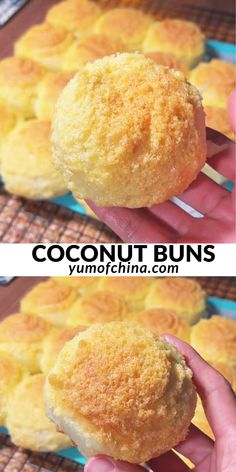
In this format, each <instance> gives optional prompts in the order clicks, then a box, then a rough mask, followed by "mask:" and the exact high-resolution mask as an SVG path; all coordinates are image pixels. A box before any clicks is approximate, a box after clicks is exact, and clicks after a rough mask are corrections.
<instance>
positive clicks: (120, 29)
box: [94, 8, 152, 51]
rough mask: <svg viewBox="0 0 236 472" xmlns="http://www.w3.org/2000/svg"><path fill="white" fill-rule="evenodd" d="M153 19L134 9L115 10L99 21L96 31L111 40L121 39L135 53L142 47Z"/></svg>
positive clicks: (109, 11) (104, 15) (107, 12)
mask: <svg viewBox="0 0 236 472" xmlns="http://www.w3.org/2000/svg"><path fill="white" fill-rule="evenodd" d="M151 23H152V18H151V17H150V16H148V15H145V14H144V13H143V12H141V11H139V10H135V9H134V8H113V9H111V10H108V11H106V12H104V13H103V15H101V16H100V18H99V19H98V20H97V22H96V24H95V26H94V31H95V32H97V33H103V34H106V35H107V36H109V37H110V38H119V39H121V40H122V41H123V43H124V44H125V46H126V49H128V50H131V51H134V50H136V49H137V48H140V47H141V44H142V41H143V39H144V36H145V34H146V32H147V30H148V27H149V26H150V24H151Z"/></svg>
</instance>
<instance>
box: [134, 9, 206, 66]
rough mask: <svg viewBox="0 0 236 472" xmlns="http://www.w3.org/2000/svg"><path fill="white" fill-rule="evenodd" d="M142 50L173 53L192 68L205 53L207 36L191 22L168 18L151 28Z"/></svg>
mask: <svg viewBox="0 0 236 472" xmlns="http://www.w3.org/2000/svg"><path fill="white" fill-rule="evenodd" d="M142 49H143V51H144V52H151V51H161V52H165V53H171V54H173V55H174V56H176V57H177V59H179V60H180V61H181V62H183V63H184V64H186V66H188V67H192V66H193V65H195V64H196V63H197V62H198V61H199V60H200V59H201V57H202V56H203V54H204V52H205V36H204V34H203V33H202V32H201V30H200V28H199V27H198V26H197V25H196V24H195V23H192V22H191V21H184V20H178V19H173V18H167V19H165V20H163V21H157V22H155V23H153V24H152V25H151V26H150V27H149V30H148V32H147V34H146V37H145V39H144V42H143V47H142Z"/></svg>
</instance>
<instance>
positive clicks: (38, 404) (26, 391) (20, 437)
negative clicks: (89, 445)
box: [6, 374, 71, 452]
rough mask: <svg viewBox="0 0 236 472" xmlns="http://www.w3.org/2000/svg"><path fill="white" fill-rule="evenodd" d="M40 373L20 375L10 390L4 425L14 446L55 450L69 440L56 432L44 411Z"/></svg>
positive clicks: (65, 445)
mask: <svg viewBox="0 0 236 472" xmlns="http://www.w3.org/2000/svg"><path fill="white" fill-rule="evenodd" d="M44 383H45V377H44V376H43V375H42V374H38V375H33V376H31V377H28V378H26V379H24V380H23V381H22V382H21V383H20V384H19V385H18V386H17V387H16V389H15V390H14V394H13V397H12V399H11V402H10V403H9V408H8V415H7V421H6V425H7V428H8V431H9V433H10V435H11V440H12V442H13V443H14V444H15V445H16V446H20V447H23V448H26V449H31V450H32V451H41V452H44V451H45V452H47V451H56V450H59V449H64V448H65V447H68V446H70V444H71V443H70V440H69V439H68V438H67V437H66V436H65V435H64V434H62V433H59V432H57V430H56V428H55V426H54V424H53V423H52V422H51V421H49V420H48V418H47V417H46V414H45V405H44V399H43V388H44Z"/></svg>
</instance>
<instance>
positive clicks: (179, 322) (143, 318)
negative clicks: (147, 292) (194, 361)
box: [129, 308, 190, 342]
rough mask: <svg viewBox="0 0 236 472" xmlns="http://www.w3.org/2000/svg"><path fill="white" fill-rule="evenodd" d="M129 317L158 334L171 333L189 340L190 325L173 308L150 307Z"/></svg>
mask: <svg viewBox="0 0 236 472" xmlns="http://www.w3.org/2000/svg"><path fill="white" fill-rule="evenodd" d="M129 318H130V320H132V321H133V322H135V323H138V324H140V325H142V326H143V327H144V328H147V329H149V330H150V331H152V332H153V333H155V334H157V336H161V335H162V334H165V333H169V334H172V335H173V336H176V337H177V338H179V339H183V341H186V342H189V339H190V325H189V324H188V322H187V321H186V320H185V319H184V318H181V317H180V316H179V315H177V313H176V312H175V311H173V310H167V309H164V308H150V309H149V310H148V309H147V310H143V311H138V312H134V313H131V314H130V316H129Z"/></svg>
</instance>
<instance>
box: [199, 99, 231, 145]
mask: <svg viewBox="0 0 236 472" xmlns="http://www.w3.org/2000/svg"><path fill="white" fill-rule="evenodd" d="M204 111H205V113H206V126H208V127H209V128H212V129H216V131H219V132H220V133H222V134H224V135H225V136H227V137H228V138H230V139H232V141H235V133H234V132H233V131H232V129H231V126H230V122H229V113H228V110H225V109H224V108H219V107H208V106H205V107H204Z"/></svg>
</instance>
